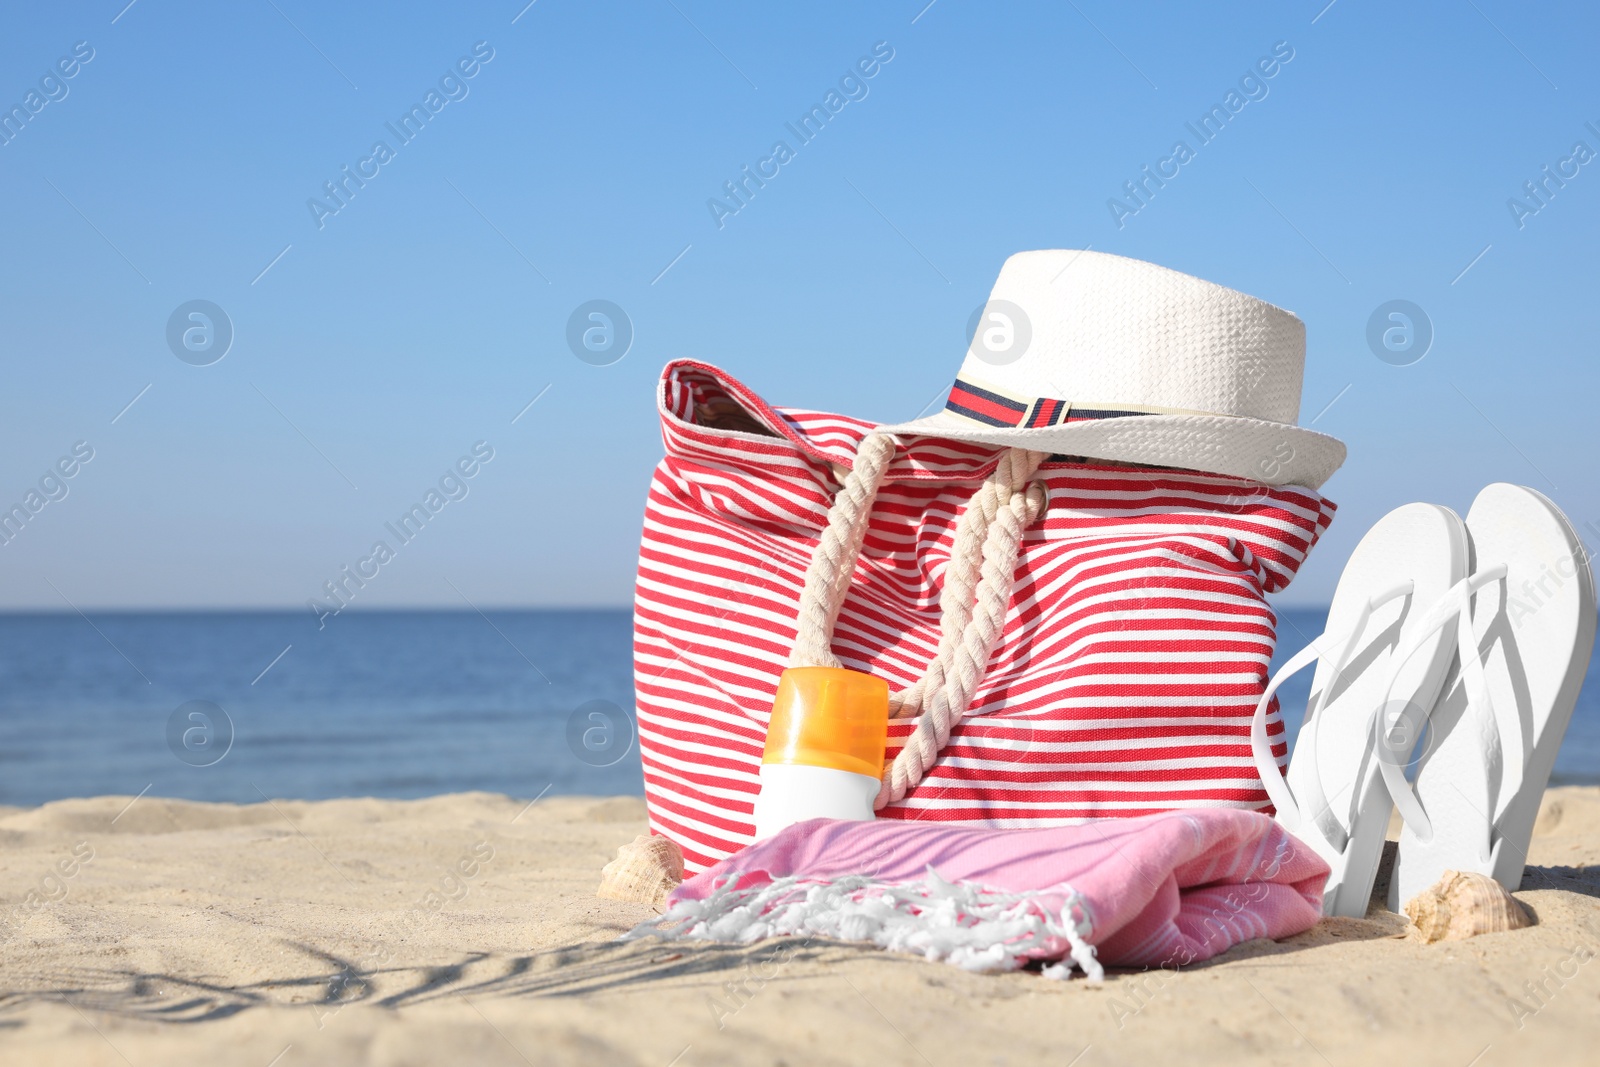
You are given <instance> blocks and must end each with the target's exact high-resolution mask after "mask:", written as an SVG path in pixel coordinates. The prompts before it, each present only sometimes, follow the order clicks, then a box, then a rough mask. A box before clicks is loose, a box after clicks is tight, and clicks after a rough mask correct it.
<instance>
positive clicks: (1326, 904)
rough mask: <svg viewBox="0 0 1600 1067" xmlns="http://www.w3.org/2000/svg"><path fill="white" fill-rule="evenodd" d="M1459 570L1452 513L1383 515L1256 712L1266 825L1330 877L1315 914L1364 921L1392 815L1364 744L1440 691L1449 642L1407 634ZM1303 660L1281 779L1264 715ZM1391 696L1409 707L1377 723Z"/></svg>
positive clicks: (1463, 553)
mask: <svg viewBox="0 0 1600 1067" xmlns="http://www.w3.org/2000/svg"><path fill="white" fill-rule="evenodd" d="M1467 563H1468V554H1467V535H1466V530H1465V527H1463V525H1462V523H1461V519H1460V518H1459V517H1458V516H1457V515H1456V514H1455V512H1453V511H1451V510H1449V509H1448V508H1442V507H1438V506H1436V505H1433V504H1407V505H1406V506H1405V507H1402V508H1397V509H1396V510H1394V511H1391V512H1390V513H1389V514H1388V515H1385V516H1384V517H1383V518H1382V519H1380V520H1379V521H1378V522H1377V524H1376V525H1374V526H1373V527H1372V529H1371V530H1369V531H1367V534H1366V536H1365V537H1363V538H1362V539H1361V543H1360V544H1358V545H1357V546H1356V548H1355V551H1354V552H1353V553H1351V556H1350V561H1349V563H1348V564H1346V566H1345V569H1344V573H1343V574H1342V575H1341V576H1340V578H1339V586H1338V588H1337V589H1336V590H1335V592H1334V596H1333V603H1332V605H1331V606H1330V607H1329V610H1328V624H1327V629H1326V630H1325V632H1324V633H1323V634H1322V635H1321V636H1320V637H1318V638H1316V639H1315V640H1314V641H1312V642H1311V644H1310V645H1308V646H1307V647H1306V648H1304V649H1302V650H1301V651H1300V652H1299V653H1297V654H1296V655H1295V656H1293V657H1292V658H1291V659H1290V660H1289V661H1288V662H1287V663H1285V664H1284V665H1283V667H1281V668H1280V669H1279V671H1278V673H1277V674H1276V675H1275V676H1274V677H1273V679H1272V681H1271V683H1270V684H1269V685H1268V686H1267V690H1266V692H1265V693H1264V694H1263V696H1262V698H1261V702H1260V704H1258V705H1257V707H1256V715H1255V721H1254V723H1253V724H1252V730H1251V743H1252V747H1253V749H1254V751H1255V757H1256V763H1257V766H1258V767H1259V769H1260V771H1261V776H1262V781H1263V783H1264V784H1265V786H1266V789H1267V794H1268V795H1269V796H1270V797H1271V798H1272V802H1273V805H1274V807H1276V809H1277V820H1278V822H1279V823H1280V824H1282V825H1283V827H1284V828H1285V829H1287V830H1288V831H1289V832H1290V833H1292V834H1294V835H1295V837H1296V838H1298V839H1299V840H1300V841H1302V842H1303V843H1304V844H1306V845H1307V846H1309V847H1310V848H1311V849H1313V850H1314V851H1315V852H1316V853H1317V854H1318V855H1319V856H1321V857H1322V858H1323V859H1324V860H1326V861H1327V862H1328V865H1329V866H1330V867H1332V869H1333V871H1332V874H1330V875H1329V877H1328V884H1327V888H1326V890H1325V891H1324V894H1323V914H1325V915H1346V916H1356V917H1360V916H1363V915H1365V914H1366V913H1367V904H1368V901H1369V898H1370V897H1371V895H1372V884H1373V880H1374V878H1375V877H1376V875H1377V870H1378V861H1379V859H1380V858H1381V857H1382V854H1383V840H1384V834H1385V831H1386V830H1387V829H1388V825H1389V814H1390V811H1391V810H1392V804H1391V802H1390V800H1389V795H1388V792H1387V791H1386V790H1385V788H1384V784H1383V777H1382V775H1381V774H1380V772H1379V767H1378V764H1379V763H1380V761H1381V760H1382V759H1384V758H1389V757H1387V756H1385V755H1384V753H1386V752H1388V751H1389V749H1386V748H1380V747H1379V746H1378V745H1377V744H1376V743H1375V739H1376V737H1377V734H1378V731H1379V730H1380V729H1391V728H1393V727H1395V726H1396V722H1395V720H1396V719H1397V718H1398V719H1400V720H1401V721H1400V723H1399V727H1400V729H1402V730H1404V729H1406V728H1407V727H1409V726H1412V725H1413V724H1419V723H1420V720H1421V719H1422V718H1423V717H1424V715H1425V713H1426V709H1428V708H1430V707H1432V706H1433V704H1434V702H1435V700H1436V698H1437V695H1438V693H1439V691H1440V690H1441V689H1442V687H1443V684H1444V680H1445V676H1446V674H1447V673H1448V669H1449V666H1450V657H1451V655H1452V653H1453V651H1454V642H1453V641H1452V640H1451V635H1450V634H1448V633H1435V634H1434V635H1432V636H1431V637H1429V638H1427V639H1419V638H1417V631H1418V629H1419V624H1420V623H1421V620H1422V618H1423V616H1424V614H1425V612H1426V611H1427V609H1428V608H1429V607H1431V606H1432V605H1433V603H1434V602H1435V601H1437V600H1438V599H1439V598H1440V597H1441V596H1443V595H1444V594H1445V593H1446V592H1447V591H1448V590H1449V589H1450V588H1451V587H1452V586H1454V585H1455V584H1456V583H1457V582H1459V581H1460V580H1461V578H1462V577H1463V576H1464V575H1465V574H1466V572H1467ZM1409 645H1417V646H1418V648H1417V651H1416V653H1415V654H1414V655H1412V656H1410V657H1409V658H1408V659H1407V660H1406V662H1404V663H1402V664H1399V665H1398V667H1397V665H1396V663H1395V661H1394V659H1393V656H1394V653H1395V652H1396V651H1397V650H1398V649H1400V648H1401V647H1406V646H1409ZM1313 660H1318V661H1320V662H1318V665H1317V670H1316V674H1315V675H1314V676H1313V678H1312V685H1311V700H1310V702H1309V703H1308V705H1307V707H1306V712H1305V723H1304V725H1303V726H1302V727H1301V729H1300V736H1299V738H1298V740H1297V741H1296V742H1295V750H1294V754H1293V757H1292V759H1291V760H1290V763H1289V770H1288V774H1287V777H1284V776H1282V775H1280V773H1279V771H1278V768H1277V764H1276V763H1275V761H1274V760H1273V758H1272V752H1271V747H1270V743H1269V741H1268V738H1267V733H1266V709H1267V705H1268V703H1269V702H1270V701H1271V699H1272V696H1273V694H1274V693H1275V692H1276V691H1277V688H1278V686H1279V685H1280V684H1281V683H1282V682H1283V680H1284V679H1286V678H1287V677H1288V676H1289V675H1291V674H1293V673H1295V672H1296V671H1298V670H1300V669H1302V668H1304V667H1306V666H1308V665H1309V664H1310V663H1311V662H1312V661H1313ZM1391 683H1393V684H1392V685H1391ZM1391 690H1392V692H1393V693H1394V694H1396V695H1398V696H1400V697H1401V698H1403V699H1402V700H1396V701H1391V703H1392V705H1393V707H1394V708H1397V709H1399V708H1405V707H1410V708H1412V709H1413V710H1412V711H1411V712H1410V714H1408V715H1399V714H1397V713H1395V712H1390V713H1387V714H1386V709H1385V708H1384V707H1383V705H1384V704H1385V697H1386V693H1389V692H1390V691H1391ZM1411 736H1412V738H1413V739H1414V738H1415V734H1414V733H1413V734H1412V735H1411ZM1404 747H1405V748H1406V749H1407V750H1409V748H1410V745H1405V746H1404ZM1398 758H1400V759H1401V760H1402V762H1403V760H1404V756H1400V757H1398Z"/></svg>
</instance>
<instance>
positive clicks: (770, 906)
mask: <svg viewBox="0 0 1600 1067" xmlns="http://www.w3.org/2000/svg"><path fill="white" fill-rule="evenodd" d="M737 880H738V879H737V876H736V875H730V876H729V877H727V878H724V879H723V880H722V881H720V882H718V883H717V884H716V885H715V886H713V887H712V890H711V893H710V895H709V896H707V897H706V898H705V899H704V900H679V901H676V902H674V903H673V904H672V906H671V907H669V908H668V909H667V910H666V912H665V913H664V914H662V915H660V916H658V917H657V918H655V919H653V920H651V921H649V922H646V923H642V924H640V925H639V926H637V927H635V928H634V929H633V930H630V931H629V932H628V933H626V934H624V935H623V936H622V940H633V939H637V938H642V937H659V938H663V939H666V940H669V941H727V942H735V943H742V944H748V943H750V942H752V941H760V940H762V939H764V938H768V937H784V936H795V935H800V936H811V937H826V938H833V939H835V940H839V941H866V942H870V943H871V944H874V945H876V946H878V947H879V948H883V949H888V950H889V951H891V952H906V953H911V954H913V955H918V956H922V957H923V958H924V959H927V960H933V961H936V962H943V963H951V964H954V965H955V966H957V967H960V968H961V969H962V970H966V971H976V972H980V973H992V972H996V971H1014V970H1016V969H1018V968H1019V967H1021V966H1023V965H1024V964H1025V963H1027V962H1028V960H1029V958H1030V957H1029V955H1028V953H1029V952H1030V950H1034V949H1041V948H1043V949H1046V950H1049V949H1051V948H1054V947H1058V946H1059V945H1060V944H1061V942H1066V944H1067V946H1068V957H1067V958H1064V959H1062V960H1060V961H1059V962H1057V963H1054V964H1051V965H1050V966H1049V967H1046V968H1045V969H1044V972H1043V973H1044V976H1045V977H1046V978H1057V979H1060V978H1067V977H1069V976H1070V975H1071V974H1072V970H1073V965H1074V964H1076V965H1077V966H1078V967H1079V968H1081V969H1082V970H1083V973H1084V974H1085V975H1087V976H1088V978H1089V981H1091V982H1099V981H1103V980H1104V978H1105V971H1104V969H1103V968H1102V967H1101V966H1100V961H1099V960H1098V959H1096V958H1095V950H1094V946H1093V945H1090V944H1089V943H1088V941H1086V940H1085V937H1086V935H1087V934H1088V933H1089V931H1090V926H1089V920H1088V918H1087V916H1086V915H1085V910H1084V908H1083V906H1082V901H1081V898H1079V896H1078V894H1077V893H1075V892H1074V891H1073V890H1072V887H1071V886H1067V885H1061V886H1055V887H1052V888H1050V889H1045V890H1030V891H1027V892H1023V893H1006V892H1002V891H1000V890H997V889H989V888H986V887H984V886H981V885H975V884H972V883H970V882H947V881H945V880H944V879H943V878H941V877H939V875H938V873H937V872H935V871H934V869H933V868H932V867H929V868H928V874H927V877H926V878H925V879H924V880H923V881H922V882H921V883H917V884H912V885H893V884H888V883H884V882H879V881H875V880H874V879H872V878H868V877H865V876H860V875H852V876H849V877H845V878H840V879H838V880H837V881H834V882H828V883H821V884H817V883H806V884H801V883H800V881H799V880H798V879H796V878H780V879H778V880H777V881H774V882H770V883H768V884H766V885H763V886H757V887H754V888H751V889H735V888H734V883H735V882H736V881H737ZM1046 894H1052V895H1054V894H1060V895H1062V896H1064V897H1065V900H1066V903H1065V906H1064V907H1063V908H1062V909H1061V914H1060V915H1059V916H1053V915H1051V914H1050V913H1048V912H1047V911H1046V910H1045V908H1044V907H1043V906H1042V905H1041V904H1040V903H1039V902H1038V898H1039V897H1041V896H1043V895H1046ZM1074 912H1076V913H1077V914H1076V916H1075V915H1074ZM1052 942H1054V945H1052Z"/></svg>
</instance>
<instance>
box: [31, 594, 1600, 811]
mask: <svg viewBox="0 0 1600 1067" xmlns="http://www.w3.org/2000/svg"><path fill="white" fill-rule="evenodd" d="M1280 616H1281V621H1280V624H1279V630H1280V640H1279V654H1278V656H1277V662H1282V661H1283V660H1284V659H1286V658H1287V657H1288V655H1290V654H1292V653H1293V652H1294V651H1295V650H1296V649H1298V648H1299V647H1300V646H1301V645H1302V644H1304V643H1305V641H1306V640H1308V639H1309V638H1311V637H1314V636H1316V635H1317V634H1319V633H1320V632H1321V630H1322V621H1323V617H1324V613H1323V612H1321V611H1311V610H1295V609H1284V610H1281V611H1280ZM325 624H326V625H325V626H324V627H323V628H322V629H320V630H319V629H318V627H317V624H316V621H315V619H313V618H312V616H311V615H310V613H309V612H289V613H271V612H239V613H198V612H195V613H165V614H135V613H121V612H90V613H88V615H87V616H79V615H76V614H40V615H0V804H15V805H24V804H39V803H43V802H45V801H49V800H55V799H59V798H62V797H72V796H92V795H97V794H105V793H120V794H128V795H135V794H138V793H140V792H142V791H148V792H149V794H150V795H152V796H170V797H187V798H190V799H195V800H227V801H235V802H240V803H252V802H258V801H260V800H261V799H262V798H263V797H271V798H278V797H299V798H307V799H317V798H326V797H339V796H380V797H421V796H430V795H433V794H436V793H449V792H459V791H464V790H479V789H481V790H488V791H492V792H498V793H507V794H510V795H512V796H516V797H526V798H533V797H536V796H539V795H541V794H544V793H550V794H562V793H587V794H618V793H631V794H639V793H641V792H642V791H643V782H642V778H641V773H640V766H639V752H638V746H637V744H636V740H635V736H634V728H633V721H632V712H633V660H632V635H631V630H630V626H631V620H630V617H629V614H628V612H627V611H625V610H624V611H503V612H502V611H491V612H486V613H484V614H479V613H477V612H470V611H468V612H431V611H386V612H378V611H373V612H365V613H359V612H355V611H347V612H344V613H343V614H341V615H338V616H337V617H333V618H329V619H326V620H325ZM1597 674H1600V659H1597V662H1596V663H1592V664H1591V665H1590V671H1589V683H1588V684H1587V685H1586V686H1585V688H1584V691H1583V695H1582V697H1581V698H1580V700H1579V706H1578V710H1577V713H1576V714H1575V715H1574V717H1573V722H1572V726H1571V728H1570V729H1569V730H1568V733H1567V739H1566V744H1565V745H1564V746H1563V748H1562V751H1561V756H1560V758H1559V759H1558V760H1557V763H1556V773H1555V778H1554V781H1555V782H1557V783H1568V784H1570V783H1600V680H1597V679H1596V675H1597ZM1310 680H1311V672H1310V671H1309V670H1307V671H1306V672H1304V673H1303V674H1302V675H1301V676H1300V677H1299V678H1297V679H1295V680H1294V681H1293V682H1291V683H1290V684H1288V685H1286V686H1285V687H1284V689H1283V691H1282V698H1283V702H1284V708H1285V711H1286V714H1285V717H1284V718H1285V723H1286V725H1287V726H1288V728H1289V730H1290V733H1291V735H1292V734H1293V733H1294V732H1296V731H1297V729H1298V727H1299V723H1300V715H1301V713H1302V712H1303V710H1304V708H1305V701H1306V695H1307V692H1308V691H1309V688H1310Z"/></svg>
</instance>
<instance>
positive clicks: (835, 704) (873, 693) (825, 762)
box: [761, 667, 889, 778]
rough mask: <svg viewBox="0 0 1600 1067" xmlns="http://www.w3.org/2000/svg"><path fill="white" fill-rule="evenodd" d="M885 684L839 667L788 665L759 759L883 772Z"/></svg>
mask: <svg viewBox="0 0 1600 1067" xmlns="http://www.w3.org/2000/svg"><path fill="white" fill-rule="evenodd" d="M888 735H889V683H888V682H886V681H884V680H883V679H882V678H875V677H873V676H872V675H870V674H863V673H862V672H861V671H852V670H847V669H845V668H843V667H790V668H789V669H788V670H786V671H784V672H783V675H782V676H781V677H780V678H779V679H778V695H777V697H776V698H775V699H774V700H773V703H772V721H771V722H770V724H769V725H768V726H767V747H766V751H765V752H764V753H763V754H762V757H761V762H762V763H796V764H801V765H804V766H808V767H832V768H833V769H835V770H840V771H854V772H855V773H856V774H864V775H866V776H867V777H869V778H877V777H879V776H881V775H882V774H883V750H884V745H885V743H886V741H887V739H888Z"/></svg>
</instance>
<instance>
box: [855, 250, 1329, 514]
mask: <svg viewBox="0 0 1600 1067" xmlns="http://www.w3.org/2000/svg"><path fill="white" fill-rule="evenodd" d="M1305 354H1306V329H1305V324H1304V323H1302V322H1301V321H1300V320H1299V319H1298V318H1296V317H1295V316H1294V315H1292V314H1290V313H1289V312H1287V311H1284V310H1283V309H1282V308H1277V307H1273V306H1272V305H1271V304H1268V303H1266V302H1265V301H1263V300H1257V299H1256V298H1255V297H1252V296H1246V295H1245V294H1244V293H1239V292H1235V291H1233V290H1232V289H1225V288H1223V287H1222V286H1220V285H1214V284H1212V283H1211V282H1207V281H1202V280H1201V279H1199V278H1194V277H1190V276H1189V275H1187V274H1180V273H1179V272H1177V271H1175V270H1168V269H1167V268H1165V267H1158V266H1156V265H1155V264H1153V263H1142V262H1140V261H1139V260H1136V259H1125V258H1123V257H1122V256H1113V255H1107V254H1106V253H1104V252H1089V251H1081V252H1080V251H1071V250H1048V251H1039V252H1018V253H1017V254H1016V255H1014V256H1012V257H1011V258H1010V259H1007V260H1006V262H1005V266H1003V267H1001V268H1000V277H999V280H997V281H996V282H995V284H994V291H993V292H992V293H991V294H990V296H989V302H988V303H987V304H985V305H984V307H983V311H982V313H981V315H980V318H979V323H978V328H977V331H976V333H975V334H974V336H973V339H972V343H971V345H970V346H969V347H968V349H967V354H966V358H965V359H964V360H963V361H962V363H961V371H960V373H959V374H958V375H957V376H956V382H955V385H954V387H953V388H952V389H951V390H950V398H949V400H948V401H947V402H946V404H945V407H944V410H942V411H940V412H937V413H936V414H933V415H930V416H928V417H927V418H923V419H917V420H915V421H913V422H906V423H901V424H899V425H896V426H884V427H882V428H881V429H880V431H879V432H881V433H887V434H894V435H896V436H902V437H903V436H910V435H924V436H929V437H942V438H948V439H953V440H957V441H974V442H979V443H982V444H989V445H1000V446H1007V447H1011V448H1025V449H1031V450H1033V451H1036V452H1051V453H1057V454H1064V455H1070V456H1082V457H1085V458H1087V459H1099V460H1113V461H1118V462H1123V463H1136V464H1146V465H1151V466H1160V467H1180V468H1184V469H1188V470H1196V471H1204V472H1207V473H1211V474H1227V475H1232V476H1235V477H1239V478H1248V479H1251V480H1252V481H1257V482H1264V483H1266V484H1268V485H1303V486H1307V487H1309V488H1312V489H1316V488H1319V487H1320V486H1321V485H1322V483H1323V482H1325V481H1327V480H1328V478H1329V476H1331V475H1332V474H1333V472H1334V471H1335V470H1337V469H1338V468H1339V465H1340V464H1341V463H1343V462H1344V457H1345V447H1344V445H1343V443H1341V442H1340V441H1338V440H1337V439H1336V438H1333V437H1329V436H1328V435H1326V434H1320V433H1316V432H1314V431H1312V430H1307V429H1303V428H1301V427H1299V426H1297V425H1295V420H1296V419H1298V418H1299V414H1300V383H1301V376H1302V374H1303V373H1304V370H1305Z"/></svg>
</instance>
